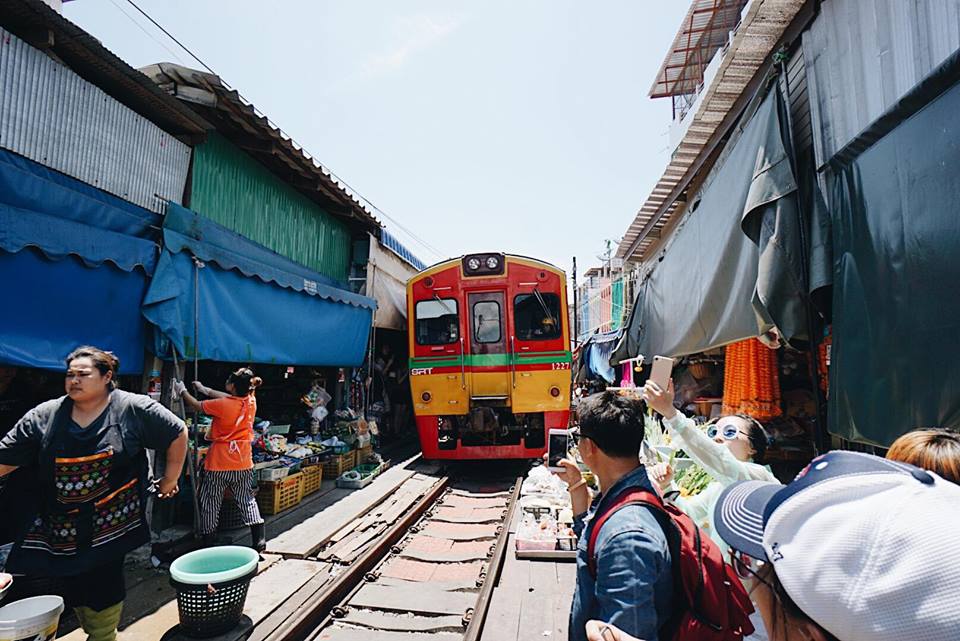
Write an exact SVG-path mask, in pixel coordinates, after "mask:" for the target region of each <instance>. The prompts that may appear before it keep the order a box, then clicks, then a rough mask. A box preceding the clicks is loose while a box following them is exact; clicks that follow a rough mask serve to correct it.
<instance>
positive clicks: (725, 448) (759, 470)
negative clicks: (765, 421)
mask: <svg viewBox="0 0 960 641" xmlns="http://www.w3.org/2000/svg"><path fill="white" fill-rule="evenodd" d="M673 397H674V388H673V381H672V380H671V381H670V384H669V387H668V388H667V389H666V390H663V389H661V388H660V386H658V385H657V384H656V383H654V382H653V381H647V383H646V385H644V387H643V399H644V400H645V401H646V402H647V405H649V406H650V407H651V408H653V409H654V411H656V412H657V413H659V414H660V415H661V416H663V423H664V425H666V427H667V430H668V431H669V433H670V436H671V438H672V439H673V444H674V446H676V447H677V448H679V449H682V450H683V451H684V452H686V453H687V454H688V455H689V456H690V458H692V459H693V460H694V461H696V462H697V463H698V464H699V465H700V466H701V467H703V469H704V470H706V471H707V473H709V474H710V476H711V477H713V481H712V482H711V483H710V484H709V485H708V486H707V487H706V488H705V489H704V490H703V491H702V492H700V493H699V494H697V495H694V496H688V497H684V496H677V497H676V498H675V499H674V501H673V502H674V503H675V504H676V506H677V507H679V508H680V509H681V510H683V511H684V512H686V513H687V515H689V516H690V518H692V519H693V520H694V522H695V523H696V524H697V525H699V526H700V528H701V529H702V530H704V531H706V532H707V533H708V534H709V535H710V537H711V538H712V539H713V540H714V541H716V542H717V545H719V546H720V549H721V550H726V549H727V544H726V543H725V542H724V541H723V540H722V539H721V538H720V536H719V535H718V534H717V530H716V528H715V527H714V524H713V508H714V505H715V504H716V502H717V498H719V496H720V493H721V492H723V489H724V488H725V487H727V486H729V485H732V484H733V483H736V482H737V481H750V480H753V481H767V482H771V483H776V482H778V481H777V478H776V477H775V476H774V475H773V473H772V472H771V471H770V469H769V468H768V467H767V466H765V465H763V464H762V462H763V455H764V454H765V453H766V450H767V433H766V432H765V431H764V429H763V427H762V426H761V425H760V423H758V422H757V421H756V420H755V419H753V418H750V417H749V416H746V415H743V414H736V415H733V416H724V417H722V418H720V419H719V420H718V421H717V422H716V423H714V424H713V425H711V426H710V427H709V429H708V431H707V432H704V431H703V430H701V429H699V428H698V427H697V426H696V425H695V424H694V422H693V420H692V419H690V418H687V417H686V416H684V415H683V414H681V413H680V412H678V411H677V409H676V408H675V407H674V406H673ZM648 473H649V474H650V478H651V479H653V481H654V482H655V483H657V484H658V485H659V486H660V488H661V490H665V489H666V488H667V487H669V486H670V482H671V481H672V480H673V470H672V469H671V468H670V466H669V465H668V464H666V463H660V464H658V465H655V466H653V467H652V468H648Z"/></svg>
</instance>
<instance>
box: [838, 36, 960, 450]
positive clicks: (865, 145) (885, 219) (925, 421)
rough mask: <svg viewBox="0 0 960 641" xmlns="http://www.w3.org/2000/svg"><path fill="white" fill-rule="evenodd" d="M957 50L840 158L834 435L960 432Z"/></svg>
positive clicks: (884, 439) (877, 437)
mask: <svg viewBox="0 0 960 641" xmlns="http://www.w3.org/2000/svg"><path fill="white" fill-rule="evenodd" d="M957 78H960V52H958V54H955V55H954V56H952V57H951V59H949V60H947V61H946V62H945V63H944V65H943V66H941V68H940V69H939V70H938V71H937V72H935V73H934V74H932V75H931V76H930V77H929V78H928V79H926V80H925V81H924V82H922V83H920V85H918V86H917V87H916V88H915V89H914V90H912V91H911V92H910V94H908V95H907V96H906V97H905V98H904V99H902V100H901V101H900V102H899V103H898V105H896V106H895V107H894V108H893V109H891V110H890V111H889V112H888V113H886V114H885V115H884V116H882V117H881V118H880V119H879V120H878V121H877V123H876V124H875V125H874V126H872V127H871V128H869V129H868V130H867V131H865V132H863V133H862V134H861V135H860V136H858V137H857V140H855V141H854V142H853V143H851V144H850V145H848V146H847V147H846V148H844V149H843V150H841V151H840V152H838V154H837V156H836V157H835V160H834V162H833V163H832V165H833V169H834V172H835V176H834V178H835V180H834V181H833V182H834V190H833V193H832V194H831V207H830V209H831V212H832V214H833V232H834V234H833V243H834V255H835V264H834V294H833V353H832V363H831V367H830V401H829V405H828V413H829V426H830V427H829V429H830V431H831V432H833V433H835V434H838V435H840V436H842V437H844V438H847V439H850V440H855V441H860V442H865V443H873V444H879V445H883V446H886V445H889V444H890V443H891V442H892V441H893V440H894V439H896V438H897V437H898V436H899V435H901V434H903V433H904V432H906V431H908V430H910V429H912V428H914V427H920V426H942V427H953V428H960V258H958V255H957V252H958V249H960V217H958V203H960V172H958V167H960V84H953V83H956V81H957Z"/></svg>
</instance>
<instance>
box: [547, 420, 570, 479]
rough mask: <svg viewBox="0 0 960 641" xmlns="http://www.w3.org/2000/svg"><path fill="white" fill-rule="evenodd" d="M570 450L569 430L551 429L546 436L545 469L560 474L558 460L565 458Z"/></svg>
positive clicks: (560, 469)
mask: <svg viewBox="0 0 960 641" xmlns="http://www.w3.org/2000/svg"><path fill="white" fill-rule="evenodd" d="M569 450H570V430H560V429H551V430H550V431H549V433H548V434H547V469H548V470H550V471H551V472H562V471H563V468H562V467H560V459H563V458H566V457H567V452H569Z"/></svg>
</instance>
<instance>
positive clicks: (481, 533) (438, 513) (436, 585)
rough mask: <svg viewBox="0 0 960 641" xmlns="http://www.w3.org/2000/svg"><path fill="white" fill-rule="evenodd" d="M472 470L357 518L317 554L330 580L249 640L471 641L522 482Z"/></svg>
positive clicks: (477, 631)
mask: <svg viewBox="0 0 960 641" xmlns="http://www.w3.org/2000/svg"><path fill="white" fill-rule="evenodd" d="M478 469H479V468H473V470H472V471H471V470H467V471H466V472H465V471H464V469H463V468H462V467H459V466H458V467H457V468H451V470H450V471H452V472H454V473H455V475H454V474H449V475H447V474H444V475H438V476H436V477H433V478H431V479H429V481H432V483H430V484H429V485H428V486H426V487H425V489H423V490H422V496H420V498H418V499H417V500H416V501H415V502H406V503H405V502H403V501H397V502H396V503H395V504H394V505H396V507H395V508H394V507H385V508H384V509H383V510H382V512H380V513H378V516H374V517H367V518H366V522H365V521H364V519H359V521H358V522H357V524H356V525H355V527H354V528H353V530H354V531H351V532H344V533H342V536H341V537H340V538H339V539H338V540H332V541H331V542H329V544H327V545H326V546H325V547H324V548H323V549H322V550H320V551H319V552H318V553H317V559H318V560H325V561H327V562H330V563H332V564H333V566H334V568H335V569H334V571H333V573H332V578H330V580H328V581H326V582H325V585H324V586H323V588H322V589H320V590H317V591H316V592H315V593H314V594H312V595H309V596H308V597H307V598H302V599H299V600H294V601H293V602H292V604H291V606H290V607H288V608H286V612H284V613H283V614H284V618H283V620H282V622H281V623H280V624H279V625H277V626H276V627H273V628H272V629H271V631H270V632H269V633H268V634H266V635H265V636H260V635H257V634H254V635H253V637H251V641H261V640H262V641H400V640H405V641H461V640H466V641H476V640H477V639H479V637H480V632H481V630H482V628H483V624H484V620H485V617H486V613H487V609H488V606H489V603H490V597H491V593H492V590H493V587H494V585H495V584H496V581H497V576H498V573H499V571H500V569H501V567H502V564H503V559H504V554H505V553H506V541H507V531H508V526H509V523H510V519H511V518H512V515H513V510H514V508H515V505H516V501H517V498H518V496H519V489H520V481H521V480H522V479H521V478H517V476H516V472H517V471H518V470H517V469H516V467H514V468H513V469H512V470H511V471H510V473H507V472H506V471H504V468H503V467H502V466H500V467H499V469H500V470H501V471H500V472H499V473H495V475H491V474H490V473H489V471H485V472H480V473H478V472H477V470H478ZM385 503H386V502H385ZM377 518H379V520H380V521H381V522H382V524H380V525H377V523H376V522H375V521H376V519H377ZM278 614H280V613H278Z"/></svg>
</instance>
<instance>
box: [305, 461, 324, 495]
mask: <svg viewBox="0 0 960 641" xmlns="http://www.w3.org/2000/svg"><path fill="white" fill-rule="evenodd" d="M300 474H302V475H303V495H304V496H309V495H311V494H313V493H314V492H316V491H317V490H319V489H320V483H321V482H322V481H323V468H322V467H320V466H319V465H311V466H310V467H305V468H303V471H302V472H300Z"/></svg>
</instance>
